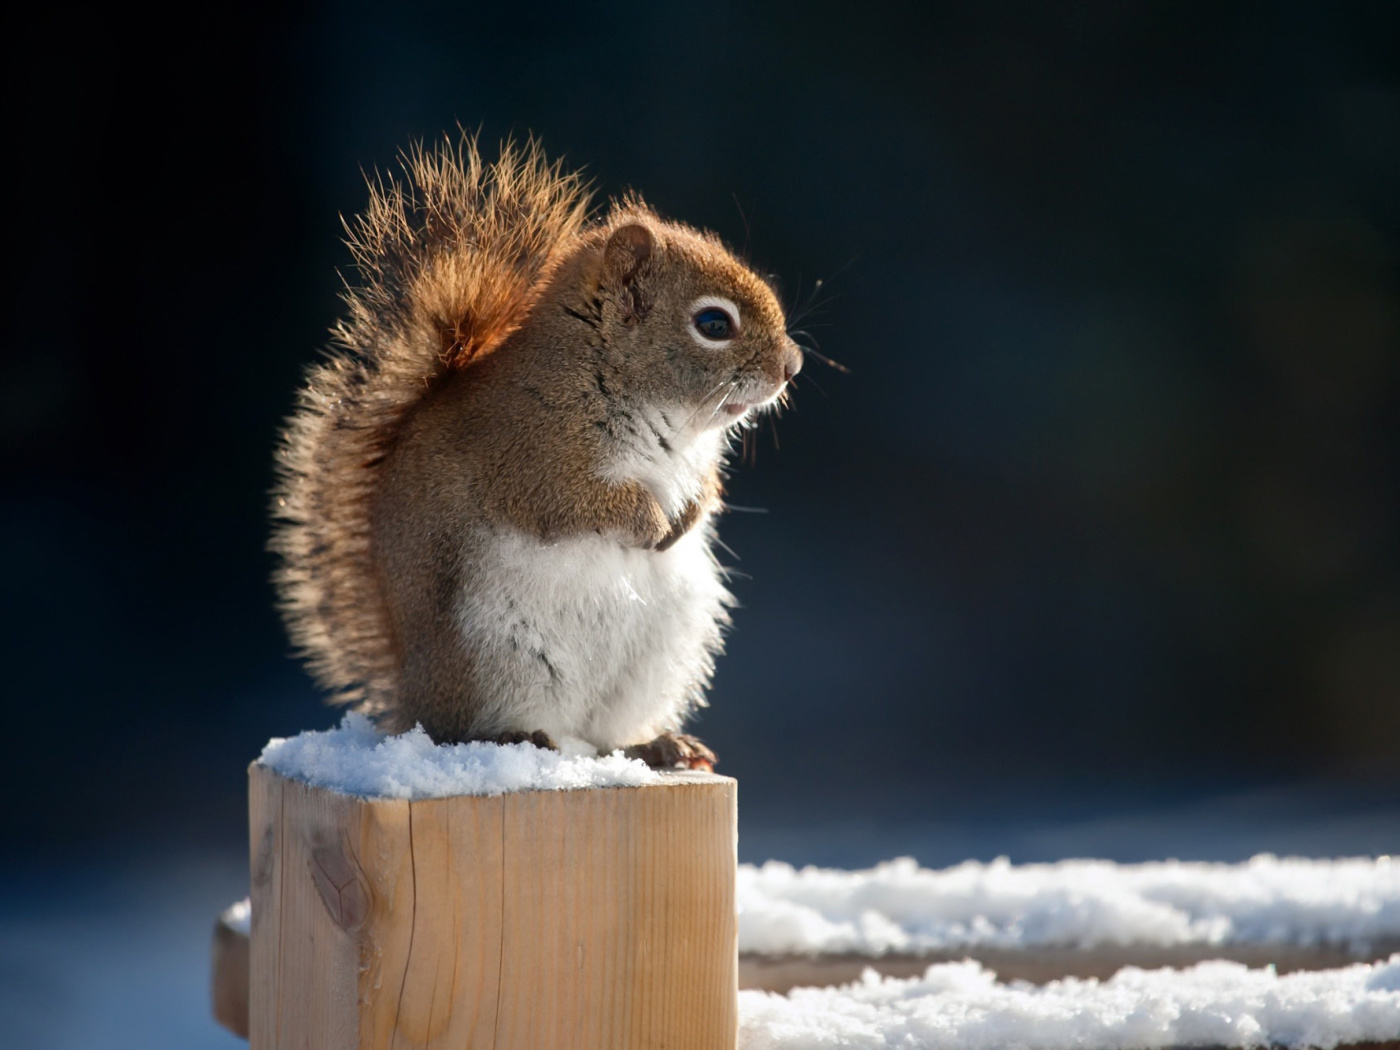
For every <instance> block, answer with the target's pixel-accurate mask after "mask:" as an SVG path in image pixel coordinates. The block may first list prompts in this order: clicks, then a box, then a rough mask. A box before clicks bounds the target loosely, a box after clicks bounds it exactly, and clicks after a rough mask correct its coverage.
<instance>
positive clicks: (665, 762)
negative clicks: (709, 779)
mask: <svg viewBox="0 0 1400 1050" xmlns="http://www.w3.org/2000/svg"><path fill="white" fill-rule="evenodd" d="M622 753H623V754H624V755H626V756H627V757H628V758H640V759H641V760H642V761H643V762H645V763H646V764H647V765H649V766H651V768H652V769H700V770H703V771H704V772H706V773H710V772H713V771H714V768H715V763H716V762H718V761H719V758H718V757H717V756H716V755H715V753H714V752H713V751H711V750H710V749H709V748H708V747H706V746H705V745H704V744H703V743H701V741H700V738H699V737H694V736H691V735H690V734H689V733H662V734H661V735H660V736H659V737H657V738H656V739H655V740H652V741H650V742H649V743H645V744H633V745H632V746H631V747H629V748H626V749H624V750H623V752H622Z"/></svg>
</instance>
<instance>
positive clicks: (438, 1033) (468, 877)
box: [249, 764, 737, 1050]
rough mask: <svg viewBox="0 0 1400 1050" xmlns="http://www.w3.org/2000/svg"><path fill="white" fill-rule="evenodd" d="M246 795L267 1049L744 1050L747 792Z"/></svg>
mask: <svg viewBox="0 0 1400 1050" xmlns="http://www.w3.org/2000/svg"><path fill="white" fill-rule="evenodd" d="M249 782H250V789H249V790H250V796H249V797H250V825H249V831H250V844H251V847H252V864H251V872H252V908H253V922H252V935H251V951H250V969H249V1003H250V1014H249V1033H250V1037H251V1042H252V1045H253V1047H254V1050H264V1048H279V1050H280V1048H284V1047H288V1048H289V1047H298V1048H301V1047H306V1048H321V1047H326V1048H331V1047H334V1048H337V1050H343V1048H347V1047H356V1046H358V1047H362V1048H370V1047H373V1048H376V1050H381V1048H418V1047H426V1048H434V1050H437V1048H447V1047H453V1048H456V1050H461V1048H464V1047H494V1048H501V1050H510V1048H527V1047H528V1048H530V1050H550V1048H555V1047H558V1048H569V1050H588V1048H594V1047H596V1048H599V1050H624V1048H631V1047H636V1048H643V1047H648V1048H650V1047H666V1048H671V1050H690V1048H696V1050H700V1048H705V1050H709V1048H715V1050H719V1048H723V1050H733V1047H734V1044H735V1038H736V1031H737V1014H736V993H737V955H736V951H735V944H736V929H735V918H734V879H735V845H736V812H737V811H736V786H735V783H734V781H733V780H731V779H729V778H727V777H718V776H714V775H713V774H704V773H676V774H667V775H666V776H665V777H664V779H663V782H662V783H661V784H659V785H654V786H646V787H640V788H610V789H596V790H588V791H542V792H524V793H520V794H511V795H503V796H499V797H496V798H478V797H459V798H447V799H432V800H424V801H416V802H408V801H403V800H390V799H374V800H364V799H356V798H351V797H348V796H344V795H338V794H335V793H334V792H329V791H325V790H322V789H318V788H311V787H308V786H307V785H305V784H300V783H296V782H292V781H288V780H284V779H282V778H281V777H278V776H277V775H276V774H274V773H272V772H271V771H269V770H267V769H266V768H265V767H262V766H259V765H256V764H255V765H254V766H253V767H251V769H250V771H249Z"/></svg>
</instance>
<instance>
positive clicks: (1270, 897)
mask: <svg viewBox="0 0 1400 1050" xmlns="http://www.w3.org/2000/svg"><path fill="white" fill-rule="evenodd" d="M738 904H739V950H740V951H744V952H759V953H763V954H769V955H777V954H786V953H822V952H853V953H857V954H861V955H882V954H884V953H886V952H913V953H919V952H936V951H947V950H949V949H962V948H982V947H988V948H1002V949H1020V948H1037V947H1045V946H1052V945H1053V946H1072V947H1078V948H1092V947H1096V946H1098V945H1103V944H1118V945H1123V944H1147V945H1157V946H1177V945H1185V944H1208V945H1223V944H1294V945H1317V944H1327V945H1337V946H1342V947H1346V948H1349V949H1351V950H1353V951H1357V952H1363V951H1366V950H1367V949H1369V948H1370V947H1372V946H1374V945H1377V944H1385V943H1388V942H1400V861H1396V862H1395V863H1392V862H1391V858H1390V857H1389V856H1382V857H1379V858H1375V859H1371V858H1360V857H1358V858H1352V859H1345V860H1307V859H1303V858H1296V857H1294V858H1284V859H1280V858H1278V857H1275V856H1273V855H1272V854H1261V855H1259V856H1257V857H1254V858H1253V859H1251V860H1250V861H1248V862H1247V863H1245V864H1208V863H1199V862H1197V863H1183V862H1180V861H1169V862H1158V863H1150V864H1132V865H1121V864H1114V863H1111V862H1108V861H1090V860H1068V861H1060V862H1059V863H1056V864H1025V865H1012V864H1011V863H1010V862H1008V861H1007V860H1006V858H1004V857H1003V858H1000V859H998V860H995V861H993V862H991V863H990V864H982V863H978V862H976V861H966V862H964V863H962V864H959V865H956V866H955V867H951V868H944V869H941V870H931V869H928V868H921V867H919V866H918V864H917V863H915V861H914V860H912V859H911V858H908V857H905V858H902V859H899V860H893V861H888V862H886V863H884V864H880V865H877V866H876V867H874V868H869V869H865V870H862V871H842V870H837V869H831V868H813V867H809V868H802V869H796V868H794V867H792V865H790V864H785V863H782V862H779V861H769V862H768V863H766V864H764V865H762V866H758V867H756V866H753V865H747V864H746V865H743V866H742V867H741V868H740V870H739V886H738Z"/></svg>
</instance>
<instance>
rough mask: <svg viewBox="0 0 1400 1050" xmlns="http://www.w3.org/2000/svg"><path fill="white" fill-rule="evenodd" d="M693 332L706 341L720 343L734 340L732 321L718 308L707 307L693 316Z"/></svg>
mask: <svg viewBox="0 0 1400 1050" xmlns="http://www.w3.org/2000/svg"><path fill="white" fill-rule="evenodd" d="M694 323H695V330H696V331H697V332H699V333H700V334H701V335H703V336H704V337H705V338H706V339H713V340H714V341H715V342H722V341H723V340H725V339H732V338H734V321H733V319H732V318H730V316H729V315H728V314H727V313H725V312H724V311H723V310H721V309H720V308H719V307H718V306H707V307H705V309H703V310H701V311H700V312H699V313H697V314H696V315H695V322H694Z"/></svg>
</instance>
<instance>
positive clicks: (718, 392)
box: [585, 207, 802, 431]
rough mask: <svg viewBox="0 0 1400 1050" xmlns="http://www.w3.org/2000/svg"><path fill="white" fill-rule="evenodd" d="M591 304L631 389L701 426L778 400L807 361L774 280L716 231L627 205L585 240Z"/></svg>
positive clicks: (727, 421)
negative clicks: (666, 219)
mask: <svg viewBox="0 0 1400 1050" xmlns="http://www.w3.org/2000/svg"><path fill="white" fill-rule="evenodd" d="M585 252H586V253H587V254H588V256H589V259H588V263H587V266H586V272H588V273H589V276H590V279H588V280H586V281H585V288H586V291H587V293H588V294H589V298H590V301H589V302H588V303H587V309H588V311H589V313H590V315H591V317H592V318H594V319H595V325H596V328H597V330H598V336H599V337H601V339H600V341H601V344H602V346H603V348H604V350H605V353H606V354H607V358H608V362H609V366H610V368H612V369H615V370H619V371H621V372H623V373H624V374H625V376H626V381H627V382H626V389H627V390H628V391H629V392H630V394H631V395H632V396H633V397H637V398H639V399H642V400H644V401H648V402H650V403H652V404H655V405H658V406H665V405H676V406H678V407H680V408H682V409H685V410H688V412H689V413H690V420H691V423H690V427H691V428H692V429H694V430H696V431H701V430H708V429H714V428H721V427H725V426H728V425H731V424H734V423H738V422H740V421H741V420H743V419H744V418H746V417H748V416H749V415H750V414H751V413H752V411H753V410H755V409H759V408H761V407H763V406H767V405H770V404H772V403H773V402H774V401H775V400H777V398H778V397H779V396H780V395H781V394H782V393H783V390H784V388H785V387H786V385H787V383H788V382H789V381H790V380H791V379H792V377H793V376H795V375H796V374H797V372H798V370H799V369H801V367H802V352H801V351H800V350H799V349H798V348H797V344H796V343H794V342H793V341H792V339H790V338H789V337H788V334H787V323H786V318H785V317H784V315H783V309H782V307H781V306H780V305H779V303H778V299H777V296H775V295H774V294H773V290H772V288H770V287H769V286H768V284H767V283H766V282H765V281H764V280H763V279H762V278H760V277H759V276H758V275H757V274H755V273H754V272H753V271H752V270H751V269H749V268H748V267H747V266H745V265H744V264H743V263H742V262H740V261H739V260H738V259H736V258H735V257H734V256H733V255H732V254H731V253H730V252H729V251H727V250H726V249H725V248H724V246H723V245H722V244H720V242H719V240H718V239H717V238H715V237H714V236H712V235H708V234H703V233H700V232H698V231H696V230H693V229H690V228H689V227H685V226H681V225H678V224H674V223H667V222H662V221H661V220H659V219H657V218H656V217H655V216H654V215H652V214H651V213H650V212H647V211H645V210H643V209H642V208H640V207H631V208H625V209H623V210H622V211H621V212H620V214H617V215H615V216H614V217H613V218H612V219H611V221H610V222H609V223H608V224H607V226H606V227H604V228H603V229H602V230H600V231H598V232H597V234H596V235H595V238H594V239H593V241H592V243H591V244H590V245H589V246H588V247H587V248H586V249H585Z"/></svg>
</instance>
